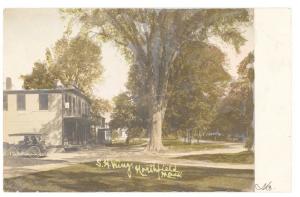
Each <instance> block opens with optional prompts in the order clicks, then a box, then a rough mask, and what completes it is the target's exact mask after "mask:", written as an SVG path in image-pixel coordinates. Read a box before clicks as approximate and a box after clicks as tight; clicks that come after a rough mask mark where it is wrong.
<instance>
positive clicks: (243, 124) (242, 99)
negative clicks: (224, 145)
mask: <svg viewBox="0 0 300 197" xmlns="http://www.w3.org/2000/svg"><path fill="white" fill-rule="evenodd" d="M253 63H254V55H253V52H251V53H249V54H248V55H247V56H246V57H245V58H244V59H243V60H242V61H241V63H240V64H239V65H238V79H237V80H236V81H233V82H232V83H231V85H230V90H229V93H228V95H227V96H226V97H225V98H224V100H223V101H222V102H221V103H220V105H219V109H218V116H217V118H216V120H215V121H214V127H215V128H218V129H219V130H220V131H222V132H223V133H225V134H230V135H233V136H234V135H244V136H246V137H247V141H246V147H247V148H249V149H251V148H252V147H253V142H254V120H253V113H254V98H253V89H254V83H253V82H254V68H253Z"/></svg>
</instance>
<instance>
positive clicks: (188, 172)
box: [3, 8, 291, 192]
mask: <svg viewBox="0 0 300 197" xmlns="http://www.w3.org/2000/svg"><path fill="white" fill-rule="evenodd" d="M290 21H291V14H290V10H289V9H255V8H239V9H238V8H234V9H228V8H227V9H216V8H205V9H204V8H203V9H202V8H193V9H168V8H161V9H154V8H151V9H150V8H126V9H108V8H74V9H73V8H60V9H54V8H51V9H48V8H47V9H46V8H35V9H30V8H7V9H5V10H4V24H3V26H4V29H3V34H4V50H3V53H4V55H3V57H4V64H3V74H4V75H3V83H4V87H3V161H4V164H3V165H4V166H3V190H4V191H5V192H36V191H38V192H135V191H139V192H173V191H178V192H217V191H223V192H281V191H290V190H291V106H290V104H291V100H290V98H291V72H290V71H291V44H290V41H291V40H290V37H291V36H290V34H291V27H290ZM276 25H277V26H278V27H281V28H278V29H276V28H275V26H276ZM279 78H280V79H281V80H280V81H278V80H277V79H279Z"/></svg>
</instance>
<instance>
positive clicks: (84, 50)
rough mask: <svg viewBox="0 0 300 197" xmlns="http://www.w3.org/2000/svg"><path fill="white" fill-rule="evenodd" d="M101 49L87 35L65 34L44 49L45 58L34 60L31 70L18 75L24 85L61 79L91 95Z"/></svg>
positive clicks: (39, 85)
mask: <svg viewBox="0 0 300 197" xmlns="http://www.w3.org/2000/svg"><path fill="white" fill-rule="evenodd" d="M100 60H101V49H100V47H99V46H98V45H97V44H96V43H95V42H93V41H92V40H91V39H89V38H88V37H84V36H76V37H74V38H69V37H68V36H64V37H63V38H61V39H59V40H58V41H57V42H56V43H55V46H54V47H53V48H51V49H47V50H46V53H45V60H44V61H43V62H36V63H35V64H34V67H33V70H32V73H31V74H28V75H23V76H21V77H22V79H23V80H24V82H23V87H24V88H25V89H41V88H54V87H55V86H56V82H57V81H60V82H61V83H62V84H63V85H64V86H69V85H73V86H76V87H77V88H79V89H80V90H81V91H83V92H85V93H86V94H89V95H91V92H92V86H93V85H94V84H95V82H96V80H98V79H100V78H101V74H102V73H103V67H102V65H101V63H100Z"/></svg>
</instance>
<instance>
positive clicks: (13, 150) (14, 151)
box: [7, 147, 18, 157]
mask: <svg viewBox="0 0 300 197" xmlns="http://www.w3.org/2000/svg"><path fill="white" fill-rule="evenodd" d="M7 155H8V156H9V157H16V156H18V150H17V148H16V147H10V148H9V149H8V151H7Z"/></svg>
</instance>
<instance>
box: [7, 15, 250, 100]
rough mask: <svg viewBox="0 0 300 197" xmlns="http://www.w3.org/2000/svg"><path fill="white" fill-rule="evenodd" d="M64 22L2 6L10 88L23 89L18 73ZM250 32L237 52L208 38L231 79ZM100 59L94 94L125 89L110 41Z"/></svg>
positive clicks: (124, 68) (122, 64) (27, 69)
mask: <svg viewBox="0 0 300 197" xmlns="http://www.w3.org/2000/svg"><path fill="white" fill-rule="evenodd" d="M65 25H66V24H65V22H64V21H63V19H62V18H61V17H60V15H59V12H58V10H57V9H5V11H4V56H3V57H4V65H3V68H4V70H3V75H4V76H3V77H4V78H3V79H4V80H5V78H6V77H11V78H12V82H13V89H22V80H21V79H20V75H24V74H29V73H31V71H32V66H33V63H34V62H36V61H38V60H43V59H44V55H45V50H46V48H48V47H53V45H54V43H55V41H57V40H58V39H60V38H61V37H62V35H63V32H64V30H65ZM253 31H254V30H253V27H250V28H247V29H245V30H244V32H245V33H244V36H245V37H246V39H247V40H248V41H247V42H246V43H245V45H244V46H243V47H242V48H241V50H240V53H236V52H235V50H234V48H233V47H231V46H229V45H226V44H224V43H221V42H220V41H219V40H212V41H211V42H212V43H214V44H216V45H217V46H219V47H220V48H221V50H222V51H223V52H224V53H225V54H226V55H227V64H226V66H225V68H226V69H227V70H228V72H229V73H230V74H231V75H232V76H233V78H236V76H237V75H236V71H237V65H238V64H239V62H240V61H241V60H242V59H243V58H244V57H245V56H246V55H247V54H248V53H249V52H250V51H252V50H253V49H254V33H253ZM101 61H102V62H101V64H102V65H103V66H104V70H105V71H104V74H103V77H102V80H101V81H99V82H98V83H97V84H95V86H94V93H95V94H96V95H97V96H99V97H102V98H105V99H111V98H112V97H114V96H116V95H118V94H119V93H121V92H122V91H124V90H125V89H126V88H125V83H126V81H127V74H128V70H129V65H128V64H127V63H126V61H125V59H124V58H123V57H122V55H121V54H120V53H119V51H118V50H117V48H116V47H115V46H114V45H113V43H110V42H108V43H104V44H102V60H101Z"/></svg>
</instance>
